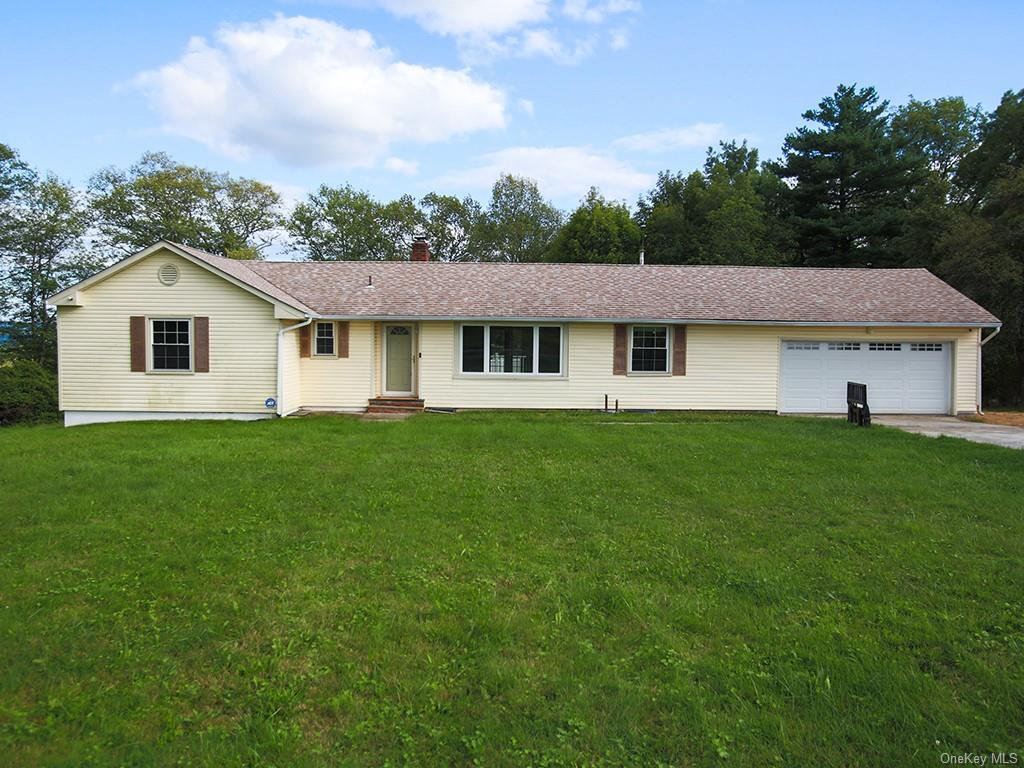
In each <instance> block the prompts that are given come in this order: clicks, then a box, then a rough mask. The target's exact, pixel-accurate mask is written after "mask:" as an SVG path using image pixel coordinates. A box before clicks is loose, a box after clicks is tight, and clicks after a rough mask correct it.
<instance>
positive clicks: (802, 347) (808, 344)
mask: <svg viewBox="0 0 1024 768" xmlns="http://www.w3.org/2000/svg"><path fill="white" fill-rule="evenodd" d="M818 346H819V345H818V342H816V341H790V342H787V343H786V349H791V350H794V351H804V352H817V351H818Z"/></svg>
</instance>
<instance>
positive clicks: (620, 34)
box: [608, 27, 629, 51]
mask: <svg viewBox="0 0 1024 768" xmlns="http://www.w3.org/2000/svg"><path fill="white" fill-rule="evenodd" d="M609 38H610V40H609V43H608V44H609V46H610V47H611V49H612V50H613V51H621V50H623V49H624V48H626V47H628V46H629V32H628V31H627V30H626V29H625V28H623V27H618V28H616V29H613V30H612V31H611V33H610V34H609Z"/></svg>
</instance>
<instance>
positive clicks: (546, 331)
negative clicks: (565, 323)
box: [537, 327, 562, 373]
mask: <svg viewBox="0 0 1024 768" xmlns="http://www.w3.org/2000/svg"><path fill="white" fill-rule="evenodd" d="M539 357H540V360H539V362H538V363H537V370H538V373H561V372H562V329H561V328H551V327H548V328H541V329H540V353H539Z"/></svg>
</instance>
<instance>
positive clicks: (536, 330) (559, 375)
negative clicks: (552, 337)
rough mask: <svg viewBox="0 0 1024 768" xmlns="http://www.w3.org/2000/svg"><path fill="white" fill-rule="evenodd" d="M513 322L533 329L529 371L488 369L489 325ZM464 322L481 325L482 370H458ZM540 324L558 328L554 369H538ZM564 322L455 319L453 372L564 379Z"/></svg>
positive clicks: (472, 376)
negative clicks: (543, 370)
mask: <svg viewBox="0 0 1024 768" xmlns="http://www.w3.org/2000/svg"><path fill="white" fill-rule="evenodd" d="M493 325H500V326H510V325H511V326H515V327H519V328H532V329H533V371H532V372H530V373H515V372H511V371H509V372H507V373H505V372H502V371H491V370H490V367H491V355H490V349H491V326H493ZM466 326H483V329H484V370H482V371H464V370H462V362H463V358H462V347H463V331H464V329H465V328H466ZM541 328H557V329H558V371H557V372H556V373H550V372H545V373H542V372H541V371H540V370H539V368H540V329H541ZM566 335H567V332H566V325H565V324H564V323H525V322H519V323H517V322H503V323H492V322H467V323H459V324H458V326H456V329H455V365H454V366H453V376H454V377H455V378H465V379H502V380H504V379H522V380H524V381H529V380H541V381H547V380H551V379H566V378H568V377H569V373H568V370H567V368H568V365H567V364H568V357H569V356H568V354H567V348H566Z"/></svg>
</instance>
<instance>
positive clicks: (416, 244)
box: [410, 235, 430, 261]
mask: <svg viewBox="0 0 1024 768" xmlns="http://www.w3.org/2000/svg"><path fill="white" fill-rule="evenodd" d="M410 261H430V245H429V243H427V238H425V237H424V236H423V235H416V236H415V237H414V238H413V240H412V256H411V257H410Z"/></svg>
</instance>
